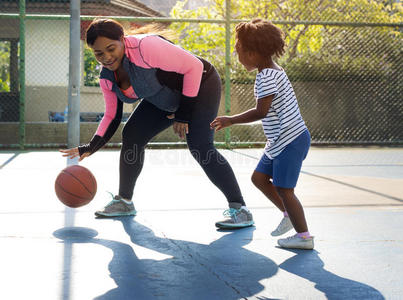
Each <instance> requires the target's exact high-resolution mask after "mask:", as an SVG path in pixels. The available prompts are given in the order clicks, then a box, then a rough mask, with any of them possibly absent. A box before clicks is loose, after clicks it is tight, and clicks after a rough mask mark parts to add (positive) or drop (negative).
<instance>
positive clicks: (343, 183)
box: [230, 150, 403, 203]
mask: <svg viewBox="0 0 403 300" xmlns="http://www.w3.org/2000/svg"><path fill="white" fill-rule="evenodd" d="M230 151H232V152H234V153H237V154H240V155H243V156H246V157H249V158H252V159H255V160H259V158H257V157H254V156H252V155H248V154H245V153H242V152H237V151H234V150H230ZM301 173H302V174H305V175H308V176H312V177H316V178H320V179H323V180H327V181H330V182H333V183H338V184H341V185H344V186H348V187H350V188H353V189H356V190H360V191H363V192H367V193H370V194H374V195H377V196H381V197H384V198H387V199H391V200H394V201H399V202H402V203H403V199H402V198H398V197H394V196H391V195H387V194H384V193H380V192H377V191H374V190H370V189H366V188H363V187H359V186H357V185H354V184H350V183H346V182H343V181H340V180H337V179H332V178H329V177H325V176H321V175H316V174H313V173H310V172H307V171H301Z"/></svg>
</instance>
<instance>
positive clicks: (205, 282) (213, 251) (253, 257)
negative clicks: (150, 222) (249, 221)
mask: <svg viewBox="0 0 403 300" xmlns="http://www.w3.org/2000/svg"><path fill="white" fill-rule="evenodd" d="M120 221H121V222H122V225H123V228H124V230H125V231H126V233H127V234H128V235H129V237H130V240H131V241H132V243H134V244H136V245H138V246H142V247H145V248H148V249H151V250H154V251H157V252H159V253H163V254H165V255H169V256H172V258H170V259H167V260H165V261H164V262H163V265H161V264H156V263H152V264H149V265H147V267H148V268H150V269H151V270H152V272H153V273H159V274H160V275H161V276H162V277H164V281H165V284H164V286H166V287H169V290H167V289H165V288H163V289H164V293H166V296H168V298H170V299H180V298H181V297H182V298H185V299H239V298H243V297H248V296H252V295H255V294H257V293H259V292H260V291H262V290H263V289H264V286H263V285H262V284H260V283H259V281H260V280H262V279H267V278H269V277H271V276H273V275H274V274H276V273H277V271H278V268H277V265H276V264H275V263H274V262H273V261H272V260H270V259H269V258H267V257H266V256H263V255H260V254H258V253H255V252H252V251H250V250H247V249H245V248H244V246H245V245H247V244H249V243H250V242H251V241H252V239H253V231H254V230H255V228H254V227H250V228H245V229H243V230H234V231H226V232H228V233H227V234H225V235H223V236H222V237H221V238H219V239H218V240H215V241H213V242H212V243H210V244H200V243H195V242H191V241H183V240H174V239H170V238H168V237H164V238H160V237H158V236H156V235H155V234H154V232H153V231H152V230H151V229H150V228H148V227H146V226H144V225H143V224H141V223H138V222H136V221H135V220H134V219H133V218H121V219H120ZM154 288H155V289H161V286H159V287H158V286H155V287H154ZM162 293H163V292H162V291H161V294H162ZM267 299H268V298H267Z"/></svg>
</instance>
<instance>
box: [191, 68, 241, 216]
mask: <svg viewBox="0 0 403 300" xmlns="http://www.w3.org/2000/svg"><path fill="white" fill-rule="evenodd" d="M220 98H221V81H220V78H219V76H218V74H217V73H216V72H214V73H213V74H211V75H210V76H209V78H208V79H206V81H205V82H204V83H203V84H202V85H201V87H200V91H199V95H198V97H197V102H196V104H195V107H194V110H193V114H192V119H191V122H190V124H189V134H187V137H186V138H187V143H188V146H189V150H190V151H191V153H192V155H193V157H194V158H195V159H196V161H197V162H198V163H199V164H200V166H201V167H202V168H203V170H204V172H205V173H206V175H207V176H208V178H209V179H210V180H211V182H212V183H213V184H214V185H215V186H217V187H218V188H219V189H220V190H221V191H222V192H223V194H224V195H225V197H226V198H227V200H228V202H229V203H237V204H239V208H240V206H244V205H245V202H244V200H243V197H242V194H241V190H240V188H239V185H238V182H237V180H236V178H235V174H234V172H233V170H232V168H231V166H230V165H229V163H228V162H227V160H226V159H225V158H224V157H223V156H222V155H221V154H220V153H219V152H218V151H217V149H216V148H215V147H214V130H212V129H211V128H210V123H211V122H212V121H213V120H214V118H215V117H216V116H217V112H218V108H219V105H220Z"/></svg>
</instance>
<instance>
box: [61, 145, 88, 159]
mask: <svg viewBox="0 0 403 300" xmlns="http://www.w3.org/2000/svg"><path fill="white" fill-rule="evenodd" d="M59 152H62V153H64V154H63V157H68V158H70V159H72V158H75V157H78V156H80V152H78V147H75V148H71V149H59ZM89 155H90V153H89V152H85V153H83V155H81V156H80V158H79V160H78V161H82V160H83V159H84V158H86V157H87V156H89Z"/></svg>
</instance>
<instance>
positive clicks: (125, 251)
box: [53, 227, 152, 300]
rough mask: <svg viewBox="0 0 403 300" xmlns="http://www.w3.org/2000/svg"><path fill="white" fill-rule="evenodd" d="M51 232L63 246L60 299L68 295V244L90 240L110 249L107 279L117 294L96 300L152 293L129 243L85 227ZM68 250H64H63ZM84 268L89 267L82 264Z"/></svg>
mask: <svg viewBox="0 0 403 300" xmlns="http://www.w3.org/2000/svg"><path fill="white" fill-rule="evenodd" d="M53 235H54V236H55V237H56V238H58V239H61V240H63V243H64V245H65V251H64V258H63V260H64V266H63V279H64V282H63V291H62V299H64V300H67V299H70V298H71V295H70V284H71V279H72V278H71V277H72V275H73V274H71V260H72V259H71V256H72V251H71V249H72V245H73V244H77V243H91V244H97V245H101V246H104V247H107V248H109V249H111V250H112V252H113V257H112V260H111V261H110V263H109V265H108V268H109V272H110V276H111V278H112V279H113V280H114V281H115V282H116V284H117V285H118V286H119V295H116V297H117V298H114V297H115V296H114V295H113V294H111V295H105V296H104V297H100V298H99V299H152V293H151V292H150V291H149V290H148V288H147V284H144V282H143V279H144V278H142V277H141V274H142V273H144V272H143V265H142V263H141V261H140V260H139V259H138V258H137V256H136V254H135V253H134V251H133V248H132V247H131V246H130V245H127V244H125V243H121V242H117V241H111V240H106V239H98V238H96V236H97V235H98V232H97V231H96V230H94V229H91V228H85V227H64V228H61V229H58V230H56V231H55V232H54V233H53ZM66 250H68V251H66ZM84 267H86V268H88V267H89V266H84Z"/></svg>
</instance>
